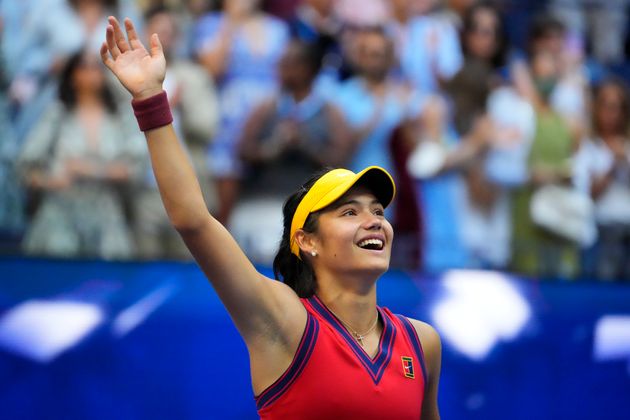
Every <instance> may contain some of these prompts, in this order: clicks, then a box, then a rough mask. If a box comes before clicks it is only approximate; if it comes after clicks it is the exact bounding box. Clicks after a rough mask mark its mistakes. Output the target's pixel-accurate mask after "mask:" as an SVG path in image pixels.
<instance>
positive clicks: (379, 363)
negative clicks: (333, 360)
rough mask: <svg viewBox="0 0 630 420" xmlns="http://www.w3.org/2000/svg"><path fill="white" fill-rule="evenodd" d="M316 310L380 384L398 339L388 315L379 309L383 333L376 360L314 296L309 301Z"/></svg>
mask: <svg viewBox="0 0 630 420" xmlns="http://www.w3.org/2000/svg"><path fill="white" fill-rule="evenodd" d="M308 302H309V303H310V304H311V306H312V307H313V309H314V310H316V311H317V313H318V314H320V315H321V316H322V317H323V318H324V319H325V320H326V321H328V323H329V324H330V325H331V326H332V327H333V328H334V329H335V330H337V332H338V333H339V334H340V335H341V337H342V338H343V339H344V340H345V341H346V342H347V343H348V345H349V346H350V349H351V350H352V352H353V353H354V354H355V355H356V356H357V358H358V359H359V362H360V363H361V365H363V367H364V368H365V369H366V371H367V372H368V374H369V375H370V377H371V378H372V380H373V381H374V383H375V384H378V383H379V382H380V380H381V377H382V376H383V373H384V372H385V368H386V367H387V364H388V363H389V361H390V359H391V358H392V348H393V347H394V340H395V338H396V327H395V326H394V324H393V323H392V322H391V321H390V320H389V318H388V317H387V315H386V314H385V313H384V312H383V311H382V310H381V308H378V307H377V310H378V313H379V316H380V317H381V319H382V320H383V332H382V334H381V338H380V341H379V351H378V353H377V354H376V356H374V359H372V358H370V356H369V355H368V354H367V353H366V352H365V349H363V347H361V346H360V345H359V344H358V343H357V341H356V340H355V339H354V337H353V336H352V335H351V334H350V333H349V332H348V330H347V329H346V327H345V326H344V325H343V323H342V322H341V321H340V320H339V319H338V318H337V317H336V316H335V314H333V313H332V312H331V311H330V309H328V308H327V307H326V305H324V303H323V302H322V301H321V300H320V299H319V298H318V297H317V296H316V295H313V296H312V297H310V298H309V299H308Z"/></svg>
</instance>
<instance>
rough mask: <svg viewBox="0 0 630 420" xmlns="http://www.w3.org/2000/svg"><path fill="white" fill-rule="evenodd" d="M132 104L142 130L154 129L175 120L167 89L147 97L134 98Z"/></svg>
mask: <svg viewBox="0 0 630 420" xmlns="http://www.w3.org/2000/svg"><path fill="white" fill-rule="evenodd" d="M131 106H132V107H133V113H134V115H135V116H136V119H137V120H138V126H139V127H140V130H141V131H147V130H152V129H154V128H158V127H162V126H165V125H168V124H170V123H172V122H173V115H172V114H171V107H170V106H169V104H168V97H167V96H166V92H165V91H162V92H161V93H158V94H157V95H153V96H151V97H149V98H146V99H140V100H138V99H134V100H132V101H131Z"/></svg>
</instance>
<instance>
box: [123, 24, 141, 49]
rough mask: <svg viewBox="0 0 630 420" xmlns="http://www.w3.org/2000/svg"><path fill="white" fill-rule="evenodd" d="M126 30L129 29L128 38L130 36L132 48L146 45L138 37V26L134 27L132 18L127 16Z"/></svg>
mask: <svg viewBox="0 0 630 420" xmlns="http://www.w3.org/2000/svg"><path fill="white" fill-rule="evenodd" d="M125 30H126V31H127V38H129V44H130V45H131V49H133V50H135V49H143V50H144V45H142V42H140V39H138V34H137V33H136V28H134V26H133V23H132V22H131V19H129V18H125Z"/></svg>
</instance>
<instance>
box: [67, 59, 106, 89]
mask: <svg viewBox="0 0 630 420" xmlns="http://www.w3.org/2000/svg"><path fill="white" fill-rule="evenodd" d="M71 77H72V86H73V87H74V89H75V90H76V91H77V92H86V91H93V92H100V91H101V90H102V88H103V84H104V82H105V75H104V73H103V67H102V65H101V62H100V60H99V58H98V57H97V56H96V55H93V54H85V55H83V57H81V61H80V62H79V64H78V66H77V67H76V69H75V70H74V74H72V76H71Z"/></svg>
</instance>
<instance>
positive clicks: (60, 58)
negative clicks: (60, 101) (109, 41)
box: [0, 0, 84, 143]
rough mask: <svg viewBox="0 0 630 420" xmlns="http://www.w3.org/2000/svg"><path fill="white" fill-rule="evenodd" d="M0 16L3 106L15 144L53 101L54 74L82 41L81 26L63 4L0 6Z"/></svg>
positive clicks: (26, 0)
mask: <svg viewBox="0 0 630 420" xmlns="http://www.w3.org/2000/svg"><path fill="white" fill-rule="evenodd" d="M0 16H2V24H3V36H2V51H3V55H4V59H5V64H6V77H7V80H8V82H9V86H8V91H7V93H8V98H7V99H8V101H9V103H8V106H9V110H10V114H11V123H12V125H13V127H14V134H15V136H16V139H17V141H18V142H19V143H21V142H22V141H23V139H24V137H25V135H26V133H27V132H28V131H29V130H30V129H31V127H32V126H33V124H35V123H36V122H37V120H38V119H39V118H40V116H41V114H42V112H43V111H44V109H46V107H47V106H48V105H49V104H50V103H51V101H53V100H54V97H55V92H56V89H57V87H56V82H57V77H58V75H59V72H60V71H61V69H62V68H63V66H64V63H65V61H66V60H67V58H68V57H69V56H71V55H72V54H73V53H75V52H76V51H78V50H79V49H80V48H81V46H82V43H83V40H84V37H83V32H82V28H81V22H80V21H79V19H78V18H77V16H76V15H75V13H74V12H73V10H72V8H71V7H70V5H69V4H68V3H67V1H66V0H23V1H3V2H0ZM59 28H63V31H60V30H59Z"/></svg>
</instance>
